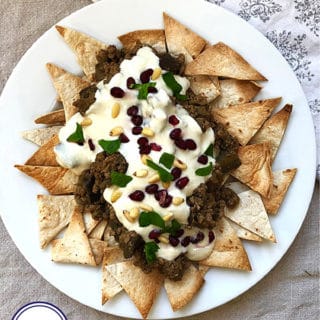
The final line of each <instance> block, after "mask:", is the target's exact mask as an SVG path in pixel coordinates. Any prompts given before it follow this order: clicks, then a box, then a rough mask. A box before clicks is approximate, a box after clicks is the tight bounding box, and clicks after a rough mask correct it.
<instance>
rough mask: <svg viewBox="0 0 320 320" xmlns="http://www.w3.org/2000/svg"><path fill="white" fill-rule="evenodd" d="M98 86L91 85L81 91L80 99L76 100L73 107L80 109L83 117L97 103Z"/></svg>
mask: <svg viewBox="0 0 320 320" xmlns="http://www.w3.org/2000/svg"><path fill="white" fill-rule="evenodd" d="M97 89H98V88H97V86H96V85H94V84H93V85H91V86H89V87H87V88H84V89H82V90H81V91H80V94H79V95H80V97H79V99H78V100H76V101H75V102H74V103H73V105H74V106H75V107H77V108H78V109H79V112H80V113H81V115H83V116H84V114H85V112H86V111H87V110H88V109H89V107H90V106H91V105H92V104H93V103H94V102H95V101H96V97H95V95H96V91H97Z"/></svg>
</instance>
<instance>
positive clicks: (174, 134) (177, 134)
mask: <svg viewBox="0 0 320 320" xmlns="http://www.w3.org/2000/svg"><path fill="white" fill-rule="evenodd" d="M181 133H182V131H181V129H180V128H175V129H173V130H171V131H170V134H169V137H170V138H171V139H172V140H179V139H181Z"/></svg>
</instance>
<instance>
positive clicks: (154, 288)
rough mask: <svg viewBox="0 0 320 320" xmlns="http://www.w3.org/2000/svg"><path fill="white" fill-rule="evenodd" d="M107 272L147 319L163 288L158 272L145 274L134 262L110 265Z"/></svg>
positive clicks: (161, 277) (161, 278)
mask: <svg viewBox="0 0 320 320" xmlns="http://www.w3.org/2000/svg"><path fill="white" fill-rule="evenodd" d="M107 270H108V271H109V272H110V273H111V275H112V276H113V277H114V278H115V279H116V280H117V281H118V282H119V283H120V285H121V286H122V288H123V289H124V290H125V291H126V293H127V294H128V295H129V297H130V299H131V300H132V301H133V303H134V304H135V305H136V307H137V308H138V310H139V312H140V313H141V315H142V317H143V318H144V319H145V318H146V317H147V316H148V313H149V311H150V309H151V307H152V305H153V303H154V301H155V299H156V297H157V295H158V292H159V290H160V288H161V286H162V283H163V276H162V275H161V274H160V273H159V272H158V271H153V272H151V273H144V272H143V271H142V270H141V269H140V268H139V267H136V266H135V265H134V264H133V262H132V261H124V262H119V263H116V264H112V265H109V266H107Z"/></svg>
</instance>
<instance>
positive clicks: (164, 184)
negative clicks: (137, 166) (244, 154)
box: [161, 181, 171, 189]
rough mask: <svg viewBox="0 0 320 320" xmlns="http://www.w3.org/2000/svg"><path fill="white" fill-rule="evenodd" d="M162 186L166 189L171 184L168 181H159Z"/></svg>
mask: <svg viewBox="0 0 320 320" xmlns="http://www.w3.org/2000/svg"><path fill="white" fill-rule="evenodd" d="M161 184H162V186H163V187H164V188H165V189H168V188H169V187H170V185H171V182H170V181H167V182H161Z"/></svg>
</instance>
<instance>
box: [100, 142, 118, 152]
mask: <svg viewBox="0 0 320 320" xmlns="http://www.w3.org/2000/svg"><path fill="white" fill-rule="evenodd" d="M98 143H99V145H100V146H101V148H102V149H103V150H104V151H105V152H106V153H107V154H113V153H115V152H117V151H118V150H119V148H120V144H121V143H120V140H119V139H116V140H103V139H101V140H99V141H98Z"/></svg>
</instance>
